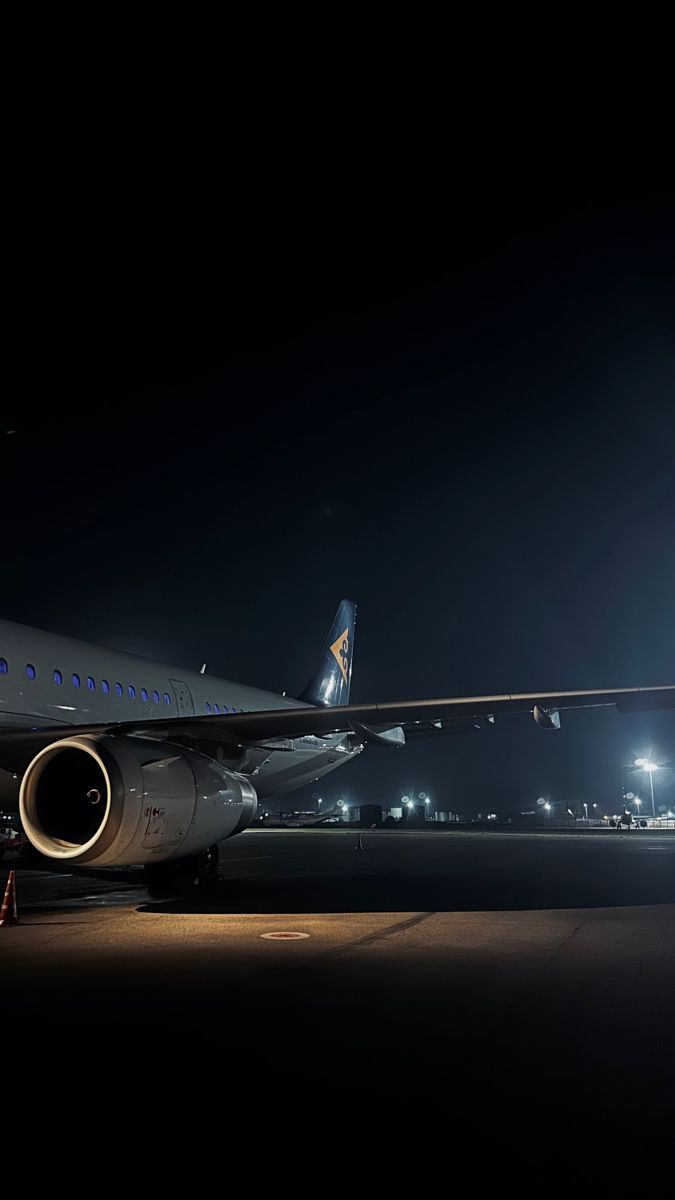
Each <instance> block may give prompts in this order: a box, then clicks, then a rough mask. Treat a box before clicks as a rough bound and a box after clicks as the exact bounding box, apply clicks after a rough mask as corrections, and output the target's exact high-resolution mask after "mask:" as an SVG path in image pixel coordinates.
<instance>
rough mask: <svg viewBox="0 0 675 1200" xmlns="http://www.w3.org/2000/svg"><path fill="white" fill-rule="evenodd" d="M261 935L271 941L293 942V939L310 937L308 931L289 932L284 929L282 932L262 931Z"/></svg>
mask: <svg viewBox="0 0 675 1200" xmlns="http://www.w3.org/2000/svg"><path fill="white" fill-rule="evenodd" d="M260 936H261V938H267V939H268V940H269V941H276V942H291V941H297V939H298V938H308V937H309V934H308V933H288V932H285V931H284V932H282V933H261V934H260Z"/></svg>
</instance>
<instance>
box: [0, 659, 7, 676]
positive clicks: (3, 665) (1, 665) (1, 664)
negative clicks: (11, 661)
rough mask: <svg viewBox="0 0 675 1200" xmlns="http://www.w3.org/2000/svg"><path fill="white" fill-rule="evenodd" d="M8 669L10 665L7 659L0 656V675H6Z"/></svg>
mask: <svg viewBox="0 0 675 1200" xmlns="http://www.w3.org/2000/svg"><path fill="white" fill-rule="evenodd" d="M8 670H9V667H8V666H7V659H6V658H0V675H6V674H7V672H8Z"/></svg>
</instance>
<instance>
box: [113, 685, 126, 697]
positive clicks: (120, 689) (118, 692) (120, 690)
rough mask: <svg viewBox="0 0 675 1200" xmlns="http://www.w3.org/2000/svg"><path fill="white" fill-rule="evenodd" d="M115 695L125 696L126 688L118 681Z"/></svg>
mask: <svg viewBox="0 0 675 1200" xmlns="http://www.w3.org/2000/svg"><path fill="white" fill-rule="evenodd" d="M115 695H116V696H123V695H124V688H123V687H122V684H121V683H116V684H115Z"/></svg>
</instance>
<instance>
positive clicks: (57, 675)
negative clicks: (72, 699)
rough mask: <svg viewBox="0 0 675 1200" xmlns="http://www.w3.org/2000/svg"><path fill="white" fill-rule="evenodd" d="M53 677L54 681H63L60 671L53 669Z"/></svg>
mask: <svg viewBox="0 0 675 1200" xmlns="http://www.w3.org/2000/svg"><path fill="white" fill-rule="evenodd" d="M53 678H54V683H63V675H62V674H61V672H60V671H54V674H53Z"/></svg>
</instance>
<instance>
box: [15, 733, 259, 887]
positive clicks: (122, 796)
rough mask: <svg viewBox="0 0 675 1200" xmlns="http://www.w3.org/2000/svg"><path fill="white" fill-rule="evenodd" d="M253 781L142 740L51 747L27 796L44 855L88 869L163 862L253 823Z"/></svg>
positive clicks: (25, 814) (89, 740)
mask: <svg viewBox="0 0 675 1200" xmlns="http://www.w3.org/2000/svg"><path fill="white" fill-rule="evenodd" d="M257 804H258V801H257V796H256V793H255V790H254V788H253V787H252V786H251V784H250V782H249V780H248V779H247V778H246V777H245V776H243V775H239V774H238V773H237V772H235V771H229V770H226V768H225V767H223V766H222V765H221V764H220V763H218V762H215V761H214V760H213V759H211V758H208V757H207V756H205V755H203V754H199V753H197V752H196V751H192V750H187V749H184V748H183V747H180V746H172V745H170V744H168V743H166V742H156V741H152V740H151V739H145V740H144V739H141V738H134V737H119V738H117V737H110V736H101V737H90V736H82V737H78V736H73V737H68V738H63V739H62V740H61V741H58V742H54V743H52V745H50V746H46V747H45V749H44V750H41V751H40V753H39V754H37V755H36V756H35V758H34V759H33V761H32V762H31V763H30V765H29V767H28V769H27V770H26V772H25V774H24V777H23V780H22V783H21V792H20V796H19V808H20V812H21V820H22V823H23V827H24V830H25V832H26V834H27V836H28V838H29V839H30V841H31V842H32V844H33V846H35V848H36V850H39V851H40V853H41V854H44V855H45V856H46V857H48V858H53V859H60V860H62V861H63V860H66V861H69V862H71V863H73V864H77V863H81V864H85V863H86V864H88V865H89V866H96V867H103V866H128V865H129V864H131V863H143V864H146V863H158V862H165V861H166V860H168V859H171V858H183V857H184V856H185V855H188V854H194V853H197V852H198V851H200V850H205V849H206V848H207V847H208V846H211V845H213V844H214V843H215V842H218V841H221V840H222V839H223V838H227V837H231V836H232V835H233V834H235V833H239V832H240V831H241V830H242V829H245V828H246V826H247V825H248V824H249V823H250V822H251V821H252V819H253V817H254V816H255V812H256V809H257Z"/></svg>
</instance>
